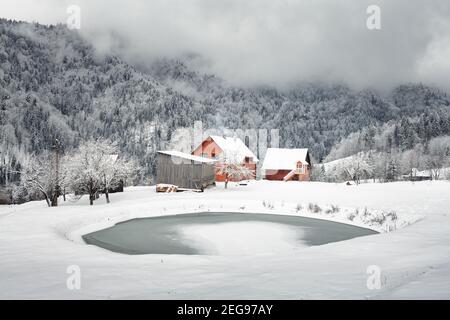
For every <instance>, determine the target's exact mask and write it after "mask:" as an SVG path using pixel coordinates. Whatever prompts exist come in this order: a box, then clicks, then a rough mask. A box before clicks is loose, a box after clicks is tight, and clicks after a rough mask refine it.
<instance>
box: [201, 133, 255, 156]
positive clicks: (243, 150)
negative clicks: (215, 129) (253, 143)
mask: <svg viewBox="0 0 450 320" xmlns="http://www.w3.org/2000/svg"><path fill="white" fill-rule="evenodd" d="M209 137H210V138H211V139H212V140H213V141H214V142H215V143H217V145H218V146H219V148H220V149H222V151H223V152H224V153H225V157H227V156H232V157H235V158H240V159H244V158H245V157H249V158H252V160H253V161H254V162H258V161H259V160H258V158H257V157H256V155H255V154H254V153H253V152H252V151H251V150H250V149H249V148H248V147H247V146H246V145H245V143H244V142H242V140H241V139H239V138H236V137H222V136H209Z"/></svg>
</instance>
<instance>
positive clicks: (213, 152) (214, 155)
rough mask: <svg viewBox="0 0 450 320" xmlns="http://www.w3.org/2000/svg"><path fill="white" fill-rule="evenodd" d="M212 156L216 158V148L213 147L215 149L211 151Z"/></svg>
mask: <svg viewBox="0 0 450 320" xmlns="http://www.w3.org/2000/svg"><path fill="white" fill-rule="evenodd" d="M211 158H213V159H215V158H216V150H215V149H213V150H212V151H211Z"/></svg>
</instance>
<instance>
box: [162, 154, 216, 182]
mask: <svg viewBox="0 0 450 320" xmlns="http://www.w3.org/2000/svg"><path fill="white" fill-rule="evenodd" d="M177 160H179V162H178V161H177V162H176V163H175V162H174V161H173V160H172V157H171V156H170V155H166V154H161V153H159V154H158V156H157V166H156V183H167V184H174V185H176V186H178V187H180V188H189V189H201V188H202V187H204V188H205V187H207V186H208V185H211V184H213V183H214V182H215V176H214V174H215V171H214V163H211V164H207V163H197V162H194V161H192V160H186V159H180V158H177Z"/></svg>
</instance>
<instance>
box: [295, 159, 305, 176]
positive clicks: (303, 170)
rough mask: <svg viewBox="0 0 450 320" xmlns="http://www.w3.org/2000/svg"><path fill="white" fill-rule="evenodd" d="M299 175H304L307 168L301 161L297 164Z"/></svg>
mask: <svg viewBox="0 0 450 320" xmlns="http://www.w3.org/2000/svg"><path fill="white" fill-rule="evenodd" d="M297 173H298V174H304V173H305V167H304V166H303V164H302V163H301V162H300V161H299V162H297Z"/></svg>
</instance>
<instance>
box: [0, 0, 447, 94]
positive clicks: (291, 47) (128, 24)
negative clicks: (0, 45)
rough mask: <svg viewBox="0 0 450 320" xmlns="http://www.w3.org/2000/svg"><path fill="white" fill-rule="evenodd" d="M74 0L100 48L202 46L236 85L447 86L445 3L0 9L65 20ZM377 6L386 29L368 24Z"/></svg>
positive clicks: (154, 53)
mask: <svg viewBox="0 0 450 320" xmlns="http://www.w3.org/2000/svg"><path fill="white" fill-rule="evenodd" d="M69 4H78V5H79V6H80V8H81V24H82V29H81V31H82V32H83V34H85V35H86V36H88V37H90V38H92V39H93V40H94V41H93V42H94V44H95V45H96V46H97V48H98V49H99V50H100V51H106V52H109V51H110V50H111V48H112V47H113V48H116V49H118V48H120V50H123V53H124V54H126V55H127V57H128V58H130V59H136V60H138V61H140V62H145V61H150V60H151V59H153V58H155V57H160V56H167V57H177V56H180V55H183V54H186V53H199V54H200V55H201V56H202V58H203V59H202V66H203V67H204V68H206V70H207V71H209V72H213V73H216V74H218V75H219V76H221V77H224V78H225V79H227V80H228V81H231V82H233V83H236V84H249V85H253V84H270V85H285V84H289V83H292V82H298V81H315V80H321V81H333V82H334V81H343V82H346V83H349V84H351V85H354V86H356V87H358V88H361V87H366V86H369V87H370V86H374V87H379V88H385V87H390V86H392V85H396V84H398V83H404V82H419V81H421V82H425V83H429V84H435V85H438V86H441V87H443V88H446V89H448V88H449V84H450V1H448V0H429V1H425V0H370V1H367V0H339V1H336V0H276V1H274V0H245V1H244V0H147V1H143V0H141V1H138V0H127V1H118V0H78V1H77V0H71V1H64V0H38V1H37V0H0V16H1V17H4V18H15V19H21V20H26V21H37V22H41V23H46V24H48V23H55V22H65V21H66V19H67V16H68V15H67V14H66V9H67V7H68V5H69ZM370 4H376V5H379V6H380V7H381V23H382V25H381V26H382V29H381V30H376V31H370V30H368V29H367V28H366V19H367V14H366V9H367V6H368V5H370Z"/></svg>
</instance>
